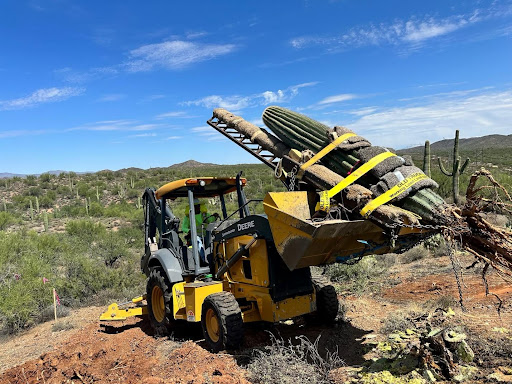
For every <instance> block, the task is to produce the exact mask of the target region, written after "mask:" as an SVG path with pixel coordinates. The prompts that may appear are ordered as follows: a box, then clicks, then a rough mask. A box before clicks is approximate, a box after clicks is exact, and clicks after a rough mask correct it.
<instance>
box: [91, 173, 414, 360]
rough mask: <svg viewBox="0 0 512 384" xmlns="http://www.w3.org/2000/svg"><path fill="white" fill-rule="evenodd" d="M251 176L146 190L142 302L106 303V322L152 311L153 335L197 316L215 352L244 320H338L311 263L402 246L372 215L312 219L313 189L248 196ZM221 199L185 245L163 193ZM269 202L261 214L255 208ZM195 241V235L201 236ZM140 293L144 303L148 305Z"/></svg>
mask: <svg viewBox="0 0 512 384" xmlns="http://www.w3.org/2000/svg"><path fill="white" fill-rule="evenodd" d="M245 185H246V179H244V178H242V177H241V174H239V175H238V176H236V177H230V178H217V177H197V178H190V179H182V180H176V181H173V182H170V183H168V184H165V185H164V186H162V187H161V188H159V189H157V190H156V191H155V190H153V189H150V188H148V189H146V190H145V192H144V195H143V202H144V220H145V222H144V231H145V253H144V255H143V256H142V259H141V268H142V271H143V272H144V273H145V274H146V275H147V290H146V294H145V296H142V297H140V298H137V299H134V300H133V301H134V302H135V303H136V304H138V306H136V307H133V306H131V307H127V308H125V307H123V306H119V305H117V304H112V305H110V306H109V308H108V310H107V311H106V312H105V313H103V314H102V315H101V320H106V321H112V320H124V319H126V318H127V317H130V316H139V315H147V316H148V317H149V320H150V322H151V324H152V326H153V328H154V329H155V331H156V332H157V333H166V332H168V331H169V330H170V329H172V326H173V323H174V322H176V321H184V322H190V323H198V322H200V323H201V326H202V330H203V333H204V338H205V340H206V342H207V344H208V346H209V347H210V349H211V350H213V351H219V350H223V349H226V348H228V349H229V348H236V347H238V346H239V345H240V343H241V342H242V339H243V333H244V323H249V322H270V323H275V322H279V321H283V320H287V319H292V318H295V317H297V316H301V315H305V314H315V315H316V317H317V318H318V319H319V320H321V321H323V322H325V323H330V322H333V321H334V320H335V318H336V315H337V313H338V300H337V296H336V292H335V290H334V287H333V286H332V285H330V283H329V282H328V281H327V280H326V279H325V278H322V277H314V276H312V275H311V272H310V267H311V266H317V265H323V264H328V263H333V262H342V261H344V260H347V259H351V258H354V257H360V256H363V255H366V254H373V253H384V252H388V251H390V250H391V249H392V248H393V247H394V246H396V240H397V239H394V241H390V239H389V237H388V236H387V235H386V233H385V232H384V231H383V230H382V228H380V227H378V226H377V225H375V224H373V223H372V222H370V221H368V220H351V221H345V220H323V221H320V222H317V221H315V220H314V218H313V215H314V213H315V205H316V200H315V197H316V192H315V191H314V190H307V188H305V190H301V191H288V192H269V193H267V195H266V196H265V198H264V200H263V201H262V200H247V198H246V196H245V193H244V186H245ZM230 193H236V196H237V199H236V200H237V208H236V209H235V211H234V212H228V211H227V209H226V203H225V196H226V195H227V194H230ZM198 198H199V199H201V198H219V200H220V207H221V211H222V216H218V217H216V218H215V219H214V221H213V222H210V221H212V219H210V220H203V222H210V223H209V224H207V225H206V227H205V228H197V225H196V221H195V220H193V219H192V220H190V234H189V244H190V245H187V242H186V241H184V239H183V236H181V237H180V235H182V233H181V231H180V220H179V219H178V218H177V217H176V216H175V215H174V214H173V212H172V211H171V210H170V208H169V206H168V204H167V201H168V200H175V199H187V201H188V204H189V217H191V218H193V217H194V215H195V211H194V199H198ZM253 204H263V208H264V212H265V214H262V215H256V214H251V212H250V207H251V206H252V205H253ZM420 232H421V230H419V229H413V228H403V231H402V232H400V233H398V239H402V240H407V241H412V242H414V241H415V238H414V236H418V235H421V233H420ZM197 240H199V241H197ZM144 299H145V300H146V302H147V305H146V304H144Z"/></svg>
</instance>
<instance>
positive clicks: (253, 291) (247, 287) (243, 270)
mask: <svg viewBox="0 0 512 384" xmlns="http://www.w3.org/2000/svg"><path fill="white" fill-rule="evenodd" d="M251 239H252V236H239V237H235V238H232V239H229V240H227V241H226V242H225V243H224V244H222V246H221V247H220V252H221V254H222V256H223V257H224V258H226V259H229V257H230V256H231V255H233V254H234V253H235V252H236V251H237V250H238V249H239V248H240V247H243V246H245V245H246V244H248V243H249V242H250V241H251ZM269 270H270V269H269V255H268V246H267V242H266V240H264V239H261V240H256V242H255V243H254V244H253V245H252V246H251V247H250V248H249V252H248V254H247V255H245V256H242V258H241V259H240V260H238V261H237V262H236V263H235V264H233V266H232V267H231V268H230V269H229V271H228V272H226V273H225V274H224V281H225V287H226V288H227V289H226V290H229V291H230V292H231V293H233V295H234V296H235V298H237V299H243V300H245V301H246V302H247V305H246V306H241V309H242V317H243V320H244V322H253V321H268V322H277V321H281V320H287V319H291V318H293V317H297V316H300V315H304V314H306V313H311V312H314V311H315V310H316V297H315V293H314V292H311V293H309V294H307V295H298V296H295V297H292V298H287V299H284V300H281V301H278V302H274V300H272V297H271V295H270V276H269Z"/></svg>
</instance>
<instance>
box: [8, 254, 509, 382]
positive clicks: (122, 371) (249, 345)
mask: <svg viewBox="0 0 512 384" xmlns="http://www.w3.org/2000/svg"><path fill="white" fill-rule="evenodd" d="M471 261H472V259H471V258H468V257H465V256H463V255H461V256H460V262H461V265H462V266H467V265H470V264H471ZM450 270H451V264H450V260H449V259H448V258H447V257H441V258H429V259H423V260H418V261H415V262H413V263H409V264H396V265H395V266H393V267H392V268H391V269H390V271H389V274H388V275H386V276H383V277H382V280H381V281H379V282H378V284H379V285H380V286H381V289H380V290H378V291H377V292H373V293H368V294H362V295H354V294H351V293H348V292H346V291H344V290H343V287H340V291H341V292H342V294H341V295H340V300H341V301H342V302H343V303H344V305H345V307H346V318H347V319H348V321H346V322H341V321H340V322H338V323H337V324H335V325H334V326H330V327H325V326H320V325H314V324H311V323H308V322H307V321H306V320H305V319H296V320H295V321H288V322H285V323H282V324H277V325H269V326H264V325H257V324H252V325H251V324H248V325H246V327H245V341H244V345H243V348H241V349H240V350H238V351H228V352H225V353H218V354H212V353H210V352H208V351H207V350H206V349H205V344H204V340H203V339H202V334H201V331H200V329H199V327H197V326H191V325H187V324H181V325H178V326H177V327H175V329H174V332H173V335H172V336H171V337H167V338H155V337H154V335H153V334H152V331H151V328H150V326H149V324H148V323H147V321H146V320H145V319H130V320H129V321H128V320H127V321H125V322H123V323H117V324H113V325H112V324H111V326H109V327H106V328H104V327H101V326H100V325H99V323H98V321H97V319H98V317H99V314H100V313H101V312H102V311H103V310H104V309H105V308H99V307H89V308H84V309H80V310H78V311H75V312H73V313H72V315H71V316H70V317H68V318H67V321H69V322H71V323H72V324H73V325H74V328H73V329H70V330H66V331H58V332H52V323H46V324H42V325H39V326H37V327H35V328H34V329H32V330H30V331H28V332H26V333H24V334H22V335H18V336H16V337H12V338H10V339H9V340H4V341H3V342H2V346H1V349H0V372H2V373H0V383H9V384H10V383H12V384H14V383H20V384H21V383H23V384H27V383H29V384H32V383H47V384H50V383H93V382H95V383H137V384H140V383H143V384H161V383H222V384H224V383H226V384H227V383H249V381H248V372H247V371H246V370H245V369H244V368H243V367H244V366H245V365H246V364H248V363H249V362H250V361H251V359H252V356H253V352H254V350H255V349H260V348H262V347H264V346H266V345H269V343H270V339H271V337H270V333H273V334H275V335H278V336H280V337H281V338H283V339H284V340H291V341H292V342H293V341H294V340H295V337H296V336H298V335H306V336H307V337H308V338H309V339H310V340H312V341H314V340H316V339H317V338H318V337H320V340H319V349H320V351H321V353H324V352H325V351H326V350H329V351H335V350H338V353H339V355H340V356H341V358H342V359H343V360H344V361H345V363H346V364H347V366H348V367H358V366H360V365H361V364H363V363H364V354H365V352H366V350H365V347H364V345H362V342H363V340H364V338H365V336H366V335H368V334H370V333H372V334H378V333H379V331H380V329H381V328H382V325H383V323H384V321H385V319H386V318H387V317H388V316H389V314H390V313H398V312H406V311H408V310H418V309H419V310H424V309H425V308H427V307H428V308H435V307H436V305H446V303H449V304H450V305H451V306H452V308H453V309H454V311H455V315H454V317H453V319H454V320H453V321H454V322H457V323H458V324H462V325H463V326H464V327H465V330H466V332H468V334H469V335H470V337H477V338H478V337H481V338H482V340H487V339H488V337H495V336H496V329H497V328H499V329H511V328H512V285H511V284H510V283H507V282H504V281H503V280H502V279H501V278H500V277H499V276H497V275H496V274H495V273H492V272H491V273H489V276H488V283H489V290H490V292H492V293H495V294H497V295H498V296H499V299H498V298H497V297H496V296H494V295H486V294H485V290H484V286H483V283H482V279H481V269H476V270H475V269H471V270H467V271H466V270H465V273H464V279H463V281H462V288H463V292H464V304H465V306H466V308H467V312H463V311H461V309H460V308H459V307H458V306H457V301H458V290H457V284H456V281H455V278H454V276H453V273H450ZM499 300H502V304H501V306H500V301H499ZM498 309H499V312H498ZM511 332H512V331H511ZM480 344H481V345H482V349H481V350H478V349H477V350H475V353H476V355H477V363H478V365H479V369H480V370H481V373H480V374H479V377H481V378H486V377H488V375H490V374H492V373H496V374H497V375H499V374H501V373H500V372H501V371H500V369H501V370H503V369H504V368H500V366H510V358H507V357H506V356H505V357H503V358H501V359H495V358H494V357H493V356H491V355H490V353H491V352H492V351H488V350H487V349H485V343H480ZM476 345H477V348H478V343H476ZM489 356H491V357H489ZM336 372H337V371H333V372H332V375H333V378H334V379H336V375H337V373H336ZM339 372H340V373H339V375H340V377H339V378H338V379H340V380H341V377H342V376H341V375H342V372H343V370H339ZM507 372H508V371H507ZM340 382H341V381H340Z"/></svg>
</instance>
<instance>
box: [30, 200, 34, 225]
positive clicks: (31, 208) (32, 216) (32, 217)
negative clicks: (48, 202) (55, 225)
mask: <svg viewBox="0 0 512 384" xmlns="http://www.w3.org/2000/svg"><path fill="white" fill-rule="evenodd" d="M29 202H30V208H29V209H30V220H31V221H32V220H34V206H33V204H32V199H30V200H29Z"/></svg>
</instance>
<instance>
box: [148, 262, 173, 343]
mask: <svg viewBox="0 0 512 384" xmlns="http://www.w3.org/2000/svg"><path fill="white" fill-rule="evenodd" d="M146 300H147V302H148V315H149V321H150V323H151V326H152V327H153V329H154V330H155V334H156V335H157V336H158V335H166V334H167V333H168V331H169V325H170V324H171V320H172V319H173V314H172V287H171V284H170V283H169V280H168V279H167V276H165V274H164V272H163V271H162V270H161V269H153V270H152V271H151V273H150V274H149V277H148V281H147V286H146Z"/></svg>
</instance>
